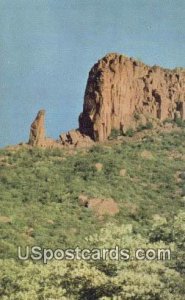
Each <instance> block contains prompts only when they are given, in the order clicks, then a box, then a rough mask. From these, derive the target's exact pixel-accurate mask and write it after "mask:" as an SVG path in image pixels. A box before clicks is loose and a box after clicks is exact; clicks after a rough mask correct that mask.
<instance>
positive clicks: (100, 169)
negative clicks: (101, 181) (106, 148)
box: [95, 163, 103, 172]
mask: <svg viewBox="0 0 185 300" xmlns="http://www.w3.org/2000/svg"><path fill="white" fill-rule="evenodd" d="M95 168H96V170H97V171H98V172H100V171H102V169H103V164H101V163H96V164H95Z"/></svg>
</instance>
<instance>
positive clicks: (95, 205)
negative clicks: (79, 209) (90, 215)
mask: <svg viewBox="0 0 185 300" xmlns="http://www.w3.org/2000/svg"><path fill="white" fill-rule="evenodd" d="M79 204H80V205H83V206H85V207H87V208H89V209H91V210H92V211H94V213H95V214H96V215H97V216H98V217H103V216H104V215H109V216H114V215H115V214H117V213H118V212H119V207H118V204H117V203H116V202H115V201H114V200H113V199H101V198H88V197H87V196H86V195H83V194H82V195H80V196H79Z"/></svg>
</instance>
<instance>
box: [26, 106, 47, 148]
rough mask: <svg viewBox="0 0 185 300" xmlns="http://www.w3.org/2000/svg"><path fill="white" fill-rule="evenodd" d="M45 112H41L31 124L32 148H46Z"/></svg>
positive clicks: (30, 143)
mask: <svg viewBox="0 0 185 300" xmlns="http://www.w3.org/2000/svg"><path fill="white" fill-rule="evenodd" d="M44 122H45V110H40V111H39V112H38V114H37V116H36V118H35V120H34V121H33V123H32V124H31V128H30V137H29V142H28V144H29V145H31V146H44V145H45V141H46V137H45V127H44Z"/></svg>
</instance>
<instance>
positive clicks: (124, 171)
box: [119, 169, 127, 177]
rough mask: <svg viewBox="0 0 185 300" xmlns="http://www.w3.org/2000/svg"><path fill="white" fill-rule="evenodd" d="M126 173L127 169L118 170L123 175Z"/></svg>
mask: <svg viewBox="0 0 185 300" xmlns="http://www.w3.org/2000/svg"><path fill="white" fill-rule="evenodd" d="M126 173H127V170H126V169H121V170H120V172H119V175H120V176H122V177H124V176H125V175H126Z"/></svg>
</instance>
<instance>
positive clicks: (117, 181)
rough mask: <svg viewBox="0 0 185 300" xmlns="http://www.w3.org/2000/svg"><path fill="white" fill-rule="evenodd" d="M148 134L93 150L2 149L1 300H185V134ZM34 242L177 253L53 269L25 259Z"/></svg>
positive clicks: (58, 263)
mask: <svg viewBox="0 0 185 300" xmlns="http://www.w3.org/2000/svg"><path fill="white" fill-rule="evenodd" d="M141 132H142V134H140V135H138V136H137V133H136V134H134V133H132V134H130V135H133V136H132V137H129V136H125V137H123V136H122V137H120V136H119V137H118V138H116V135H115V133H116V132H113V133H114V135H113V137H112V139H110V140H108V141H106V142H104V143H96V144H95V145H94V146H92V147H90V148H88V149H86V148H79V149H78V148H72V149H65V148H64V149H59V148H56V149H48V148H43V149H42V148H34V147H28V146H27V147H26V146H25V147H24V146H22V147H20V148H18V149H16V148H12V149H2V150H1V151H0V155H1V156H0V164H1V173H0V177H1V193H0V200H1V201H0V228H1V237H2V238H1V242H0V249H1V251H0V253H1V261H0V265H1V267H0V269H1V275H0V282H1V285H0V297H1V299H4V300H5V299H19V300H20V299H28V300H29V299H30V300H31V299H142V300H143V299H177V300H181V299H184V293H185V290H184V286H185V281H184V272H185V271H184V270H185V269H184V260H183V255H184V250H185V249H184V233H185V228H184V224H185V223H184V222H185V213H184V206H185V198H184V197H185V173H184V172H185V164H184V160H185V142H184V141H185V130H184V128H175V129H173V130H168V131H167V132H165V131H161V132H159V133H157V132H156V131H154V130H152V129H144V130H142V131H141ZM128 135H129V134H128ZM83 199H85V201H86V200H87V199H88V200H87V201H91V202H88V203H93V201H97V199H100V200H102V201H113V202H112V203H116V205H117V207H118V210H117V211H116V212H115V214H114V215H111V214H109V210H106V211H105V212H104V213H101V212H100V211H97V210H96V209H94V207H93V205H92V206H90V205H86V204H87V203H83ZM106 203H107V205H108V203H109V202H106ZM83 204H84V205H83ZM110 211H111V206H110ZM35 245H37V246H40V247H42V248H51V249H53V250H55V249H58V248H61V249H67V248H75V247H76V246H77V245H78V246H80V247H81V248H90V249H92V248H113V247H114V246H116V245H119V246H120V247H123V248H129V249H131V251H134V249H136V248H152V249H159V248H170V249H172V253H173V255H172V258H171V260H170V261H169V260H166V261H158V260H156V259H155V260H151V261H146V260H145V261H136V260H128V261H121V262H117V261H114V260H106V261H102V260H97V261H95V260H94V261H93V260H90V261H81V260H80V261H78V260H74V261H67V262H66V261H55V260H52V261H51V262H48V264H47V265H43V264H42V263H40V261H38V262H36V261H33V262H32V260H31V259H29V261H25V262H23V261H20V260H19V259H18V256H17V247H18V246H21V247H22V249H25V248H24V247H26V246H29V247H31V246H35ZM30 283H31V284H30Z"/></svg>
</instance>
